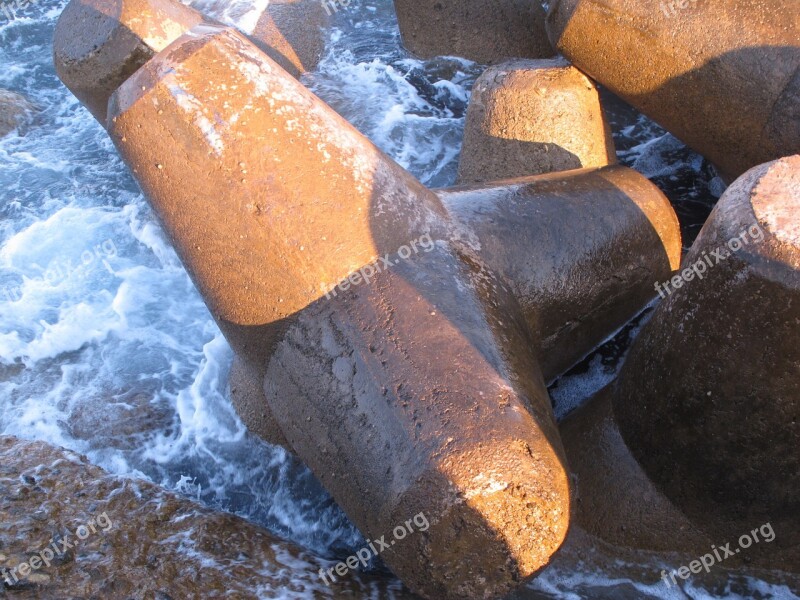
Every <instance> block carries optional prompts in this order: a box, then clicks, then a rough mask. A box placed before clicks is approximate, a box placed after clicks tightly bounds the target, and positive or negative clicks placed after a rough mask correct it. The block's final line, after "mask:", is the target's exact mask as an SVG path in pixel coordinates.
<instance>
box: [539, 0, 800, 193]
mask: <svg viewBox="0 0 800 600" xmlns="http://www.w3.org/2000/svg"><path fill="white" fill-rule="evenodd" d="M681 5H683V6H684V8H681ZM547 26H548V32H549V34H550V38H551V40H552V41H553V43H554V44H555V45H556V47H557V49H558V50H559V51H560V52H561V53H562V54H564V55H565V56H566V57H567V58H569V60H570V61H571V62H572V63H574V64H575V66H577V67H578V68H579V69H581V70H582V71H584V72H585V73H587V74H588V75H589V76H590V77H592V78H593V79H595V80H596V81H598V82H600V83H601V84H603V85H604V86H606V87H608V88H609V89H610V90H611V91H612V92H614V93H615V94H617V95H619V96H621V97H622V98H624V99H625V100H627V101H628V102H630V103H631V104H633V105H634V106H635V107H636V108H638V109H639V110H640V111H641V112H643V113H644V114H646V115H648V116H649V117H651V118H653V119H654V120H655V121H657V122H658V123H659V124H660V125H662V126H663V127H665V128H666V129H668V130H669V131H670V132H671V133H673V134H674V135H675V136H677V137H678V138H680V139H681V140H682V141H684V142H685V143H686V144H687V145H689V146H690V147H692V148H693V149H694V150H696V151H697V152H699V153H700V154H703V155H704V156H706V157H707V158H709V159H710V160H711V161H712V162H714V163H715V164H716V165H717V166H718V167H719V168H720V169H721V171H722V172H723V174H724V175H725V176H726V177H727V178H728V179H729V180H732V179H734V178H736V177H738V176H739V175H741V174H742V173H743V172H744V171H746V170H747V169H749V168H751V167H754V166H756V165H759V164H761V163H764V162H767V161H770V160H773V159H776V158H779V157H781V156H787V155H790V154H793V153H796V152H799V151H800V112H798V111H800V3H798V2H797V0H747V1H746V2H742V1H741V0H715V1H713V2H706V1H698V2H694V1H692V2H686V1H684V2H677V1H675V2H672V1H671V0H602V1H601V0H554V2H552V3H551V6H550V13H549V15H548V22H547Z"/></svg>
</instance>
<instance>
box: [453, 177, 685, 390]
mask: <svg viewBox="0 0 800 600" xmlns="http://www.w3.org/2000/svg"><path fill="white" fill-rule="evenodd" d="M437 193H438V195H439V197H440V198H441V199H442V201H443V202H444V204H445V206H446V207H447V208H448V210H449V211H450V212H451V213H452V215H453V216H454V218H455V219H457V220H458V221H459V222H461V223H462V224H463V226H464V227H466V228H467V229H468V230H469V231H470V232H471V234H472V235H473V236H474V237H475V238H476V239H477V240H478V241H479V245H480V250H479V254H480V256H481V258H482V259H483V260H484V261H485V262H486V264H488V265H490V266H491V267H492V269H493V270H494V271H495V272H497V273H498V274H499V276H500V277H501V278H502V279H503V281H504V282H506V283H507V285H508V286H509V287H510V288H511V290H512V293H513V294H514V298H515V300H516V301H517V302H518V303H519V305H520V307H521V309H522V311H523V314H524V316H525V319H526V321H527V323H528V327H529V329H530V331H532V332H535V333H536V335H537V339H536V348H535V351H536V353H537V355H538V357H539V364H540V366H541V370H542V373H543V375H544V377H545V379H546V380H547V381H549V380H551V379H552V378H553V377H555V376H557V375H559V374H561V373H563V372H564V371H565V370H567V369H568V368H569V367H571V366H572V365H574V364H575V363H576V362H578V361H579V360H580V359H582V358H583V357H584V356H585V355H586V354H588V353H589V352H590V351H591V350H593V349H594V348H595V347H597V346H598V345H599V344H600V343H602V342H603V341H604V340H605V339H607V338H608V337H609V336H610V335H611V334H613V333H614V332H615V331H616V330H617V329H618V328H619V327H621V326H622V325H624V324H625V323H626V322H627V321H628V320H630V319H631V318H632V317H633V316H634V315H636V314H637V313H638V312H639V311H640V310H641V309H642V308H643V307H644V306H645V305H646V304H647V302H648V301H649V300H651V299H652V298H653V296H655V295H656V293H655V291H654V289H653V281H655V280H659V279H665V278H666V277H668V276H669V274H670V273H671V272H672V271H673V270H674V269H676V268H677V267H678V264H679V262H680V253H681V239H680V229H679V227H678V219H677V217H676V216H675V213H674V211H673V210H672V206H671V205H670V203H669V201H668V200H667V199H666V197H664V195H663V194H662V193H661V192H660V191H659V190H658V188H656V187H655V186H654V185H653V184H652V183H650V182H649V181H648V180H647V179H645V178H644V177H642V176H641V175H639V174H638V173H636V172H635V171H632V170H631V169H627V168H625V167H619V166H611V167H606V168H601V169H584V170H579V171H572V172H569V173H553V174H549V175H540V176H536V177H525V178H519V179H513V180H508V181H502V182H495V183H491V184H485V185H477V186H472V187H458V188H451V189H446V190H439V191H437Z"/></svg>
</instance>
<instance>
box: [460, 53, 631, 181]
mask: <svg viewBox="0 0 800 600" xmlns="http://www.w3.org/2000/svg"><path fill="white" fill-rule="evenodd" d="M615 162H616V154H615V151H614V140H613V138H612V137H611V128H610V127H609V125H608V122H607V120H606V118H605V114H604V113H603V107H602V106H601V104H600V96H599V94H598V92H597V88H596V87H595V86H594V84H593V83H592V81H591V80H590V79H589V78H588V77H586V75H584V74H583V73H581V72H580V71H579V70H578V69H576V68H575V67H573V66H571V65H570V64H569V63H568V62H567V61H566V60H564V59H563V58H553V59H545V60H514V61H510V62H504V63H501V64H498V65H494V66H492V67H489V68H488V69H486V71H485V72H484V73H483V75H481V76H480V77H479V78H478V80H477V81H476V82H475V86H474V87H473V89H472V95H471V96H470V100H469V108H468V110H467V123H466V126H465V128H464V144H463V146H462V148H461V159H460V161H459V165H458V181H459V183H476V182H481V181H493V180H498V179H504V178H508V177H522V176H525V175H537V174H539V173H550V172H553V171H568V170H570V169H580V168H582V167H603V166H606V165H609V164H614V163H615Z"/></svg>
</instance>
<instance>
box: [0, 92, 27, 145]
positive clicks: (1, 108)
mask: <svg viewBox="0 0 800 600" xmlns="http://www.w3.org/2000/svg"><path fill="white" fill-rule="evenodd" d="M35 112H36V108H35V107H34V106H33V104H31V103H30V102H29V101H28V99H27V98H25V96H23V95H22V94H17V93H16V92H10V91H8V90H2V89H0V137H3V136H4V135H7V134H9V133H10V132H12V131H13V130H15V129H17V128H18V127H20V126H21V125H24V124H25V123H26V122H27V121H28V120H29V119H30V118H31V116H32V115H33V114H34V113H35Z"/></svg>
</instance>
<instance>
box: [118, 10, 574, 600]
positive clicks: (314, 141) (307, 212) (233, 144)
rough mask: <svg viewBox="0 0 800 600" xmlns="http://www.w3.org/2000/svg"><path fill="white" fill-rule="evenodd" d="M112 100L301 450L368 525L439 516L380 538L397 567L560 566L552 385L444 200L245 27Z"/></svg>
mask: <svg viewBox="0 0 800 600" xmlns="http://www.w3.org/2000/svg"><path fill="white" fill-rule="evenodd" d="M109 106H110V115H109V123H108V125H109V133H110V134H111V136H112V138H113V139H114V142H115V144H116V145H117V147H118V148H119V150H120V153H121V154H122V156H123V157H124V159H125V160H126V162H128V164H129V165H130V166H131V167H132V169H133V171H134V174H135V175H136V177H137V179H138V180H139V182H140V183H141V185H142V188H143V189H144V191H145V193H146V195H147V196H148V198H149V199H150V201H151V203H152V204H153V206H154V208H155V210H156V212H157V214H158V215H159V217H160V219H161V220H162V223H163V224H164V227H165V229H166V231H167V232H168V233H169V235H170V237H171V239H172V241H173V242H174V244H175V247H176V250H177V251H178V253H179V255H180V256H181V259H182V260H183V262H184V264H185V265H186V267H187V269H188V270H189V272H190V273H191V275H192V277H193V279H194V281H195V283H196V284H197V286H198V288H199V289H200V290H201V292H202V294H203V296H204V298H205V300H206V302H207V304H208V305H209V308H210V309H211V311H212V313H213V314H214V316H215V318H216V319H217V321H218V323H219V324H220V326H221V328H222V329H223V331H224V332H225V334H226V337H227V338H228V340H229V341H230V342H231V345H232V346H233V348H234V350H235V351H236V352H237V353H238V354H240V355H243V356H248V357H253V356H257V357H260V358H258V359H256V360H257V361H259V362H263V364H265V365H266V371H267V372H266V381H267V386H266V396H267V402H268V404H269V407H270V409H271V412H272V414H273V415H274V417H275V419H276V421H277V423H278V425H279V426H280V428H281V430H282V431H283V433H284V434H285V436H286V438H287V440H288V442H289V443H290V444H291V446H292V448H293V449H294V450H295V451H296V452H297V454H298V455H299V457H300V458H301V459H302V460H303V461H304V462H305V463H306V464H307V465H308V466H309V467H310V468H311V470H312V471H313V472H314V473H315V474H316V475H317V477H318V478H319V479H320V480H321V481H322V483H323V484H324V485H325V486H326V488H327V489H328V490H329V491H330V492H331V494H332V495H333V496H334V498H335V499H336V501H337V502H338V503H339V504H340V505H341V506H342V508H343V509H344V510H345V512H346V513H347V514H348V515H349V516H350V518H351V519H352V520H353V521H354V522H355V523H356V524H357V525H358V526H359V528H360V529H361V530H362V531H363V532H364V534H365V535H366V536H368V537H369V538H371V539H382V538H381V536H384V535H386V536H387V537H389V535H390V534H391V533H392V532H393V531H394V530H395V528H396V527H397V526H398V525H402V524H403V523H404V522H405V521H406V520H408V519H410V518H412V517H413V516H414V515H415V514H418V513H420V512H423V513H424V514H425V515H426V517H427V519H428V520H429V522H430V528H429V529H428V530H427V531H426V532H424V533H422V532H417V533H416V534H415V535H413V536H410V537H409V539H408V540H406V541H405V542H402V543H398V545H397V546H393V547H390V548H388V549H386V550H385V551H384V553H383V555H382V556H383V558H384V559H385V561H386V562H387V564H388V565H389V566H390V567H391V568H392V570H393V571H394V572H395V573H396V574H397V575H398V576H399V577H400V578H401V579H402V580H403V581H404V582H405V583H406V584H407V585H409V587H410V588H411V589H413V590H415V591H417V592H418V593H420V594H422V595H424V596H426V597H431V598H433V597H436V598H441V597H446V598H456V597H459V598H463V597H467V598H477V597H481V598H485V597H495V596H499V595H502V594H505V593H507V592H508V591H510V590H511V589H513V588H514V587H515V586H516V585H518V584H519V583H520V582H521V581H523V580H524V579H525V578H526V577H528V576H530V575H532V574H533V573H534V572H535V571H536V570H538V569H539V568H541V567H542V566H544V565H545V564H546V563H547V561H548V560H549V558H550V556H551V555H552V554H553V552H555V550H556V549H557V548H558V547H559V545H560V543H561V541H562V540H563V538H564V536H565V534H566V530H567V525H568V520H569V502H570V498H569V486H568V480H567V477H566V472H565V467H564V461H563V456H562V450H561V447H560V441H559V438H558V433H557V430H556V427H555V424H554V420H553V416H552V411H551V408H550V405H549V400H548V397H547V393H546V389H545V387H544V382H543V380H542V377H541V375H540V374H539V373H538V371H537V366H536V364H535V361H534V360H533V357H532V355H531V353H530V352H527V351H526V350H527V349H528V348H529V347H530V345H531V340H530V336H529V334H528V332H527V328H526V326H525V321H524V318H523V317H522V316H521V314H520V310H519V307H518V305H517V304H516V302H515V300H514V297H513V295H512V294H511V293H510V291H509V290H508V289H507V287H505V286H504V285H503V283H502V282H501V281H500V280H498V279H497V278H496V276H495V275H494V274H493V273H492V271H491V270H490V269H488V268H487V267H486V266H485V265H484V264H483V263H482V262H481V260H480V257H479V256H478V255H477V254H476V253H475V252H474V250H472V248H471V247H470V240H469V239H468V238H465V239H460V236H459V233H458V231H457V230H456V228H455V227H454V226H453V224H452V223H451V222H450V220H449V219H448V218H447V214H446V211H445V209H444V207H443V206H442V204H441V203H440V201H439V200H438V198H437V197H436V195H435V194H433V193H432V192H430V191H428V190H427V189H425V188H424V187H423V186H422V185H421V184H419V182H417V181H416V180H415V179H414V178H413V177H411V176H410V175H409V174H408V173H407V172H405V171H404V170H403V169H402V168H400V167H399V166H398V165H396V164H395V163H394V162H393V161H391V160H389V159H388V158H387V157H385V156H384V155H383V154H381V153H380V151H378V150H377V149H376V148H375V147H374V146H373V145H372V144H370V143H369V142H368V141H367V140H366V139H365V138H363V136H361V135H360V134H359V133H358V132H357V131H356V130H355V129H353V128H352V127H351V126H350V125H349V124H348V123H347V122H346V121H344V120H343V119H342V118H341V117H340V116H339V115H337V114H336V113H335V112H334V111H333V110H332V109H330V108H329V107H327V106H326V105H325V104H324V103H322V102H321V101H320V100H319V99H317V98H316V97H314V96H313V95H312V94H311V93H310V92H308V91H307V90H306V89H305V88H304V87H303V86H302V85H301V84H299V83H298V82H297V81H296V80H295V79H293V78H292V77H291V76H290V75H289V74H288V73H286V72H285V71H284V70H283V69H281V68H280V67H279V66H278V65H277V64H275V63H274V62H273V61H271V60H270V59H269V58H268V57H266V56H265V55H263V54H262V53H260V52H259V51H258V50H257V49H256V48H255V47H254V46H253V45H252V44H251V43H250V42H248V41H247V40H246V39H245V38H244V37H243V36H241V35H240V34H238V33H236V32H234V31H233V30H229V29H221V28H215V27H208V26H205V25H202V26H199V27H197V28H195V29H193V30H191V31H190V32H189V33H187V34H186V35H184V36H182V37H181V38H180V39H178V40H177V41H176V42H174V43H173V44H172V45H171V46H169V47H168V48H167V49H166V50H164V51H163V52H161V53H160V54H158V55H157V56H156V57H155V58H154V59H152V60H151V61H150V62H148V63H147V64H146V65H145V66H144V67H143V68H142V69H140V70H139V71H138V72H137V73H136V74H134V75H133V76H132V77H131V78H130V79H129V80H128V81H126V82H125V83H124V84H123V85H122V86H121V87H120V89H119V90H118V91H117V92H116V93H115V94H114V96H113V97H112V99H111V101H110V103H109ZM425 238H427V240H430V242H431V243H430V245H428V244H427V242H425V247H426V251H425V252H424V253H417V254H413V255H412V254H410V253H409V254H408V257H407V259H406V260H396V258H395V256H394V255H395V253H396V252H397V251H398V250H400V253H399V255H400V257H401V258H405V257H404V256H403V252H402V249H403V248H406V247H407V244H410V243H411V242H413V241H416V240H423V239H425ZM428 248H429V250H428ZM234 249H235V250H234ZM387 254H388V255H389V256H390V257H391V258H389V260H390V261H392V262H394V263H396V264H392V265H390V266H387V267H386V268H384V269H383V270H380V269H379V268H378V267H375V266H373V262H374V260H375V257H376V256H381V257H383V256H386V255H387ZM367 266H373V271H374V272H373V273H372V276H370V277H369V279H370V280H371V281H369V282H367V281H363V282H362V283H361V284H360V285H355V284H354V285H353V287H349V289H347V290H342V291H338V292H336V294H335V295H333V296H331V297H330V298H326V297H325V294H324V290H325V289H327V288H328V287H329V286H330V284H331V283H335V282H337V281H341V280H343V279H345V278H346V277H348V276H349V275H350V274H351V273H354V272H360V273H366V272H367V271H366V267H367ZM444 356H447V357H448V359H449V360H447V361H445V360H442V358H443V357H444Z"/></svg>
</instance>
